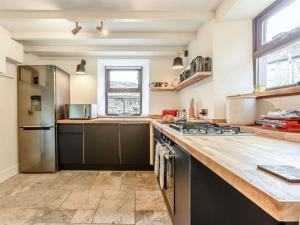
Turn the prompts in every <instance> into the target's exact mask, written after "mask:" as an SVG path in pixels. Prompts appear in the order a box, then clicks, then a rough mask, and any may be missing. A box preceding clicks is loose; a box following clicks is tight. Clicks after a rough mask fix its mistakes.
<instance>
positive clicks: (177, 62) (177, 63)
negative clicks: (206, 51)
mask: <svg viewBox="0 0 300 225" xmlns="http://www.w3.org/2000/svg"><path fill="white" fill-rule="evenodd" d="M179 54H180V53H179ZM179 54H178V55H179ZM181 54H183V56H184V57H187V56H188V54H189V52H188V51H187V50H185V51H184V52H183V53H181ZM172 68H173V69H174V70H179V69H183V60H182V58H181V57H180V56H177V57H176V58H174V60H173V66H172Z"/></svg>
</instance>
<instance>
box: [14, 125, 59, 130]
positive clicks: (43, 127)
mask: <svg viewBox="0 0 300 225" xmlns="http://www.w3.org/2000/svg"><path fill="white" fill-rule="evenodd" d="M20 128H23V130H50V129H51V128H54V126H23V127H20Z"/></svg>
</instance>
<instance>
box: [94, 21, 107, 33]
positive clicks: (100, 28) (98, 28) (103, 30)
mask: <svg viewBox="0 0 300 225" xmlns="http://www.w3.org/2000/svg"><path fill="white" fill-rule="evenodd" d="M96 30H97V31H98V32H101V33H102V34H104V35H107V34H108V30H106V29H104V27H103V21H101V24H100V26H97V27H96Z"/></svg>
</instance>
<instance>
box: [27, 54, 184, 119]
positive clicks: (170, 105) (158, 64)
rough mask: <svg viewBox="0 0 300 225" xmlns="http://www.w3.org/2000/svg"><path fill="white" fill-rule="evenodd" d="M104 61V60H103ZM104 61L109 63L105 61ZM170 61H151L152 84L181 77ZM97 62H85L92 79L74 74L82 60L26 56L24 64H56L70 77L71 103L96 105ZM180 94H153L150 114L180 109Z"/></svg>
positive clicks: (94, 59) (150, 99) (160, 59)
mask: <svg viewBox="0 0 300 225" xmlns="http://www.w3.org/2000/svg"><path fill="white" fill-rule="evenodd" d="M100 60H101V59H100ZM102 60H104V61H105V60H108V59H106V58H102ZM172 60H173V59H171V58H151V59H149V82H150V83H151V82H153V81H165V82H168V83H169V84H171V83H172V81H173V80H174V79H176V78H178V71H174V70H172ZM97 61H98V59H96V58H88V59H86V62H87V64H86V71H87V74H88V75H89V76H78V75H76V74H75V70H76V65H77V64H79V63H80V59H68V58H53V59H52V58H51V59H49V58H48V59H43V58H38V57H36V56H33V55H27V54H25V60H24V62H25V64H53V65H56V66H58V67H60V68H62V69H63V70H65V71H66V72H68V73H70V74H71V102H72V103H92V104H97V87H98V86H97V73H98V72H97V71H98V68H97ZM179 107H180V104H179V95H178V93H175V92H166V93H165V92H150V93H149V114H150V115H158V114H161V110H163V109H178V108H179Z"/></svg>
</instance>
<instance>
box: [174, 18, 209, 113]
mask: <svg viewBox="0 0 300 225" xmlns="http://www.w3.org/2000/svg"><path fill="white" fill-rule="evenodd" d="M213 26H214V23H213V22H212V21H211V22H207V23H206V24H204V25H203V26H202V27H201V29H200V30H199V31H198V33H197V38H196V40H195V41H193V42H191V43H190V44H189V45H188V51H189V56H188V63H189V62H190V61H191V60H192V59H193V58H195V57H197V56H199V55H202V56H205V57H207V56H208V57H212V40H213ZM179 97H180V106H181V108H182V109H184V108H187V107H188V106H189V104H190V100H191V99H192V98H194V100H195V104H196V109H197V108H198V110H200V109H208V117H209V118H213V116H214V103H213V97H214V89H213V77H210V78H207V79H204V80H202V81H200V82H198V83H196V84H194V85H192V86H190V87H188V88H185V89H183V90H181V91H180V94H179ZM196 113H197V112H196Z"/></svg>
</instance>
